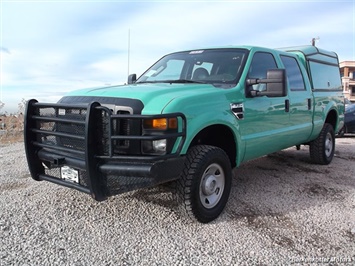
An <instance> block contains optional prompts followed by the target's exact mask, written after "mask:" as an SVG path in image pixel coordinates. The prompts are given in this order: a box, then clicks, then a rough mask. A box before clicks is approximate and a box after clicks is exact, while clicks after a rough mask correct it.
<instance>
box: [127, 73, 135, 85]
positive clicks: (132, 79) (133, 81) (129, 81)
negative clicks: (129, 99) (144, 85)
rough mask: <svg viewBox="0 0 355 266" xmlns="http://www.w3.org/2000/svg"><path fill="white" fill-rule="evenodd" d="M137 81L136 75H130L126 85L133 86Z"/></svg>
mask: <svg viewBox="0 0 355 266" xmlns="http://www.w3.org/2000/svg"><path fill="white" fill-rule="evenodd" d="M136 80H137V75H136V74H131V75H129V76H128V80H127V83H128V84H133V83H135V82H136Z"/></svg>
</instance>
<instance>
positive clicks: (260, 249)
mask: <svg viewBox="0 0 355 266" xmlns="http://www.w3.org/2000/svg"><path fill="white" fill-rule="evenodd" d="M336 145H337V147H336V156H335V158H334V160H333V162H332V163H331V164H330V165H328V166H319V165H314V164H311V163H310V160H309V153H308V147H302V148H301V150H300V151H296V149H294V148H292V149H287V150H284V151H281V152H278V153H274V154H272V155H269V156H265V157H263V158H260V159H257V160H254V161H251V162H248V163H246V164H243V165H242V166H241V167H240V168H238V169H235V170H234V178H233V187H232V191H231V196H230V198H229V202H228V204H227V207H226V209H225V211H224V212H223V214H222V215H221V216H220V217H219V218H218V219H217V220H215V221H213V222H212V223H210V224H199V223H194V222H190V221H188V220H186V219H185V218H182V217H180V216H179V213H178V212H177V206H176V205H175V202H174V200H173V196H172V193H171V192H169V190H168V189H167V188H154V189H143V190H139V191H135V192H131V193H126V194H123V195H119V196H116V197H112V198H109V200H107V201H104V202H101V203H99V202H95V201H94V200H93V199H91V198H90V196H88V195H86V194H82V193H80V192H77V191H75V190H71V189H68V188H64V187H60V186H57V185H54V184H51V183H49V182H36V181H34V180H32V179H31V178H30V176H29V173H28V170H27V164H26V160H25V156H24V148H23V143H15V144H10V145H4V144H2V145H1V146H0V203H1V209H0V265H85V266H86V265H285V264H295V265H304V264H307V265H313V264H314V265H320V264H324V265H355V163H354V162H355V136H350V137H347V138H338V139H336Z"/></svg>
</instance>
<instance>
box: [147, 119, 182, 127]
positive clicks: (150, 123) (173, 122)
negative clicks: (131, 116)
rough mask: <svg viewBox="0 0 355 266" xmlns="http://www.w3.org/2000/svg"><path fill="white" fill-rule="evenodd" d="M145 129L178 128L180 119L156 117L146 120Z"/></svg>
mask: <svg viewBox="0 0 355 266" xmlns="http://www.w3.org/2000/svg"><path fill="white" fill-rule="evenodd" d="M143 125H144V128H145V129H155V130H167V129H177V128H178V121H177V118H155V119H146V120H144V123H143Z"/></svg>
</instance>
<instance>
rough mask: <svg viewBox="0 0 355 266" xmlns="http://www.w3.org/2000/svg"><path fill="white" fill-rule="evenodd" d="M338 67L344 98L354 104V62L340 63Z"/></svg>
mask: <svg viewBox="0 0 355 266" xmlns="http://www.w3.org/2000/svg"><path fill="white" fill-rule="evenodd" d="M339 67H340V75H341V81H342V84H343V92H344V96H345V97H346V98H348V99H349V100H350V101H351V102H355V61H343V62H340V63H339Z"/></svg>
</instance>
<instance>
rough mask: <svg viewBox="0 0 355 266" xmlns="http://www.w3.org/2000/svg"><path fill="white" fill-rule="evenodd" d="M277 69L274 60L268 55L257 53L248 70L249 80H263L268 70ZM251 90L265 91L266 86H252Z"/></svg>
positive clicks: (263, 84)
mask: <svg viewBox="0 0 355 266" xmlns="http://www.w3.org/2000/svg"><path fill="white" fill-rule="evenodd" d="M275 68H277V65H276V62H275V59H274V57H273V55H272V54H270V53H262V52H258V53H255V54H254V57H253V60H252V62H251V65H250V68H249V74H248V77H249V78H257V79H265V78H266V74H267V71H268V70H269V69H275ZM252 87H253V90H258V91H263V90H266V84H265V83H262V84H256V85H253V86H252Z"/></svg>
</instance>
